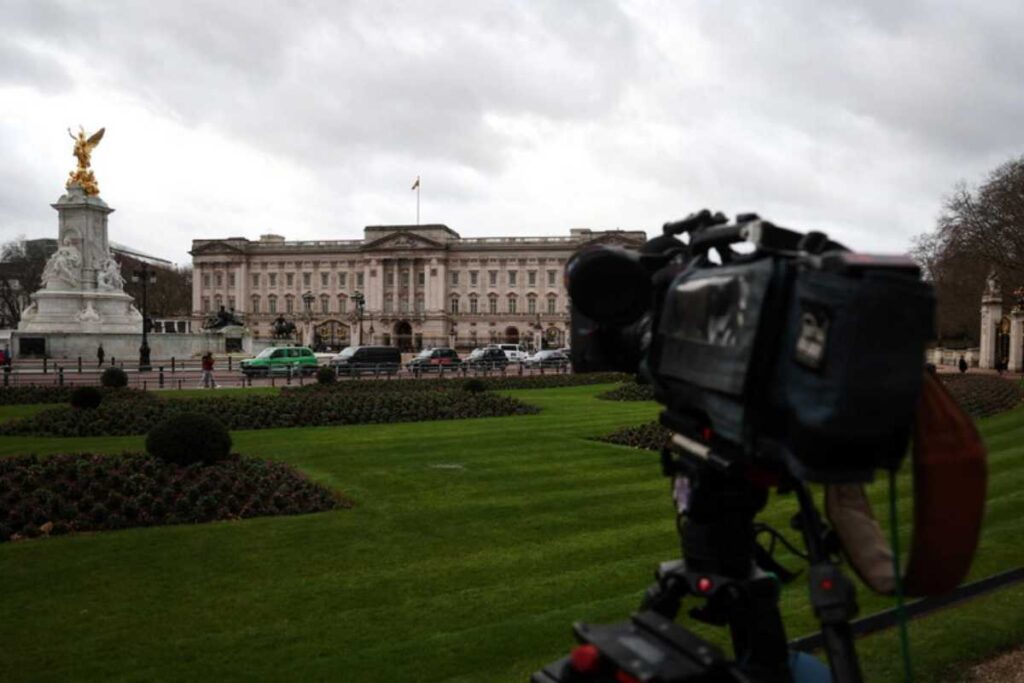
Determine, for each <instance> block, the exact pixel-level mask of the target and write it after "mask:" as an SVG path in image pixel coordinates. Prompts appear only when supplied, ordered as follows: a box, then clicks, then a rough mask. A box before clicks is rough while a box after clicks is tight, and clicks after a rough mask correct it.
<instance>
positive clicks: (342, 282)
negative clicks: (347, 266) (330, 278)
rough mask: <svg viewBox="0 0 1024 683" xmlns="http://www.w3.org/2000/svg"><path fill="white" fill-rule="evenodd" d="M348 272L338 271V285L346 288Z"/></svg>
mask: <svg viewBox="0 0 1024 683" xmlns="http://www.w3.org/2000/svg"><path fill="white" fill-rule="evenodd" d="M347 275H348V273H338V286H339V287H341V288H342V289H344V288H345V287H346V286H347V281H348V277H346V276H347Z"/></svg>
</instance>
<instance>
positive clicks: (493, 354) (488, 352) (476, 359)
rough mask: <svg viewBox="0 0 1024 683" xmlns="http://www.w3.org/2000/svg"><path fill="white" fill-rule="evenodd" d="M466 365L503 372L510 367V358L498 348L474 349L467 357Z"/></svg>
mask: <svg viewBox="0 0 1024 683" xmlns="http://www.w3.org/2000/svg"><path fill="white" fill-rule="evenodd" d="M465 362H466V365H469V366H472V367H483V368H493V369H495V370H501V369H504V368H506V367H508V356H506V355H505V352H504V351H502V350H501V349H498V348H493V347H492V348H486V349H473V352H472V353H470V354H469V356H467V357H466V361H465Z"/></svg>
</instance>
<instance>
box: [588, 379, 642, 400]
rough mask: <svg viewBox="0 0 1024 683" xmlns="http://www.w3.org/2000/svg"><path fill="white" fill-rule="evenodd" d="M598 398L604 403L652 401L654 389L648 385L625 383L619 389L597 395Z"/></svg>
mask: <svg viewBox="0 0 1024 683" xmlns="http://www.w3.org/2000/svg"><path fill="white" fill-rule="evenodd" d="M598 398H601V399H604V400H605V401H653V400H654V387H652V386H651V385H650V384H637V383H636V382H626V383H625V384H623V385H622V386H620V387H616V388H614V389H612V390H611V391H606V392H604V393H603V394H599V395H598Z"/></svg>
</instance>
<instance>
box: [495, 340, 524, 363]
mask: <svg viewBox="0 0 1024 683" xmlns="http://www.w3.org/2000/svg"><path fill="white" fill-rule="evenodd" d="M487 348H489V349H501V350H502V351H504V352H505V356H506V357H508V360H509V362H510V363H522V362H523V361H524V360H526V359H527V358H528V357H529V356H530V354H528V353H527V352H526V349H524V348H523V345H522V344H488V345H487Z"/></svg>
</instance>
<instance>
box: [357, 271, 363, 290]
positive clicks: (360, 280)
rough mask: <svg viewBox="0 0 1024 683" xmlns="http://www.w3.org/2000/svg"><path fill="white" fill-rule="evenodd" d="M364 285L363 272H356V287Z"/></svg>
mask: <svg viewBox="0 0 1024 683" xmlns="http://www.w3.org/2000/svg"><path fill="white" fill-rule="evenodd" d="M362 286H363V274H362V273H356V287H362Z"/></svg>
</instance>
